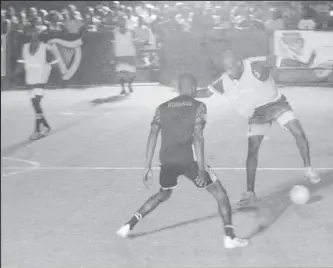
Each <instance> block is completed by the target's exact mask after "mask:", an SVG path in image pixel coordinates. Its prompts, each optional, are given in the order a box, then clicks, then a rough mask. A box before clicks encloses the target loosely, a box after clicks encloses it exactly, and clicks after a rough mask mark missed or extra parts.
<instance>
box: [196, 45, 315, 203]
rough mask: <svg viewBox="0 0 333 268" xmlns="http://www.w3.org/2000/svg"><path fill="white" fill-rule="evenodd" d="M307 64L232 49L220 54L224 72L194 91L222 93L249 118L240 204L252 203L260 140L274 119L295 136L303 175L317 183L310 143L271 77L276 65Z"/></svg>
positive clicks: (199, 92) (207, 94) (210, 93)
mask: <svg viewBox="0 0 333 268" xmlns="http://www.w3.org/2000/svg"><path fill="white" fill-rule="evenodd" d="M314 57H315V54H312V56H311V57H310V59H309V62H308V63H302V62H299V61H296V60H292V59H281V58H278V57H276V56H267V57H264V58H263V59H262V60H259V59H258V58H248V59H245V60H240V59H239V58H238V57H237V56H236V55H235V54H234V53H233V52H232V51H228V52H226V53H225V54H224V56H223V68H224V70H225V72H224V73H223V74H222V75H221V76H220V77H219V78H218V79H217V80H215V81H214V82H213V83H212V84H211V85H209V86H208V87H207V88H206V89H202V90H199V91H198V92H197V97H198V98H200V97H201V98H205V97H209V96H211V95H212V94H213V92H214V91H216V92H218V93H220V94H223V95H225V96H226V97H227V98H228V99H229V101H230V102H231V104H232V106H233V107H234V108H235V109H236V110H237V111H238V113H239V114H240V115H243V116H245V117H247V118H249V128H248V155H247V160H246V176H247V191H246V192H245V193H244V194H243V195H242V197H241V199H240V200H239V201H238V204H239V205H240V206H243V205H244V206H245V205H250V204H253V203H255V201H256V195H255V191H254V185H255V176H256V170H257V166H258V152H259V148H260V145H261V142H262V140H263V138H264V136H265V134H266V132H267V130H268V129H269V128H270V126H271V124H272V122H274V121H275V122H277V123H278V124H280V125H281V126H282V127H284V128H285V129H287V130H289V132H290V133H291V134H292V135H293V136H294V138H295V140H296V144H297V147H298V149H299V152H300V154H301V157H302V159H303V162H304V167H305V170H304V171H305V175H306V177H307V178H308V179H309V180H310V181H311V182H312V183H319V182H320V177H319V175H318V173H317V172H316V171H315V170H314V169H313V168H312V167H311V159H310V149H309V142H308V139H307V137H306V135H305V133H304V130H303V128H302V126H301V123H300V121H299V119H297V118H296V117H295V115H294V113H293V111H292V107H291V106H290V104H289V103H288V101H287V98H286V97H285V96H284V95H282V94H281V92H280V91H279V90H278V88H277V86H276V84H275V81H274V80H273V78H272V77H271V70H272V69H273V68H275V67H279V66H281V67H307V66H310V65H311V64H312V62H313V60H314Z"/></svg>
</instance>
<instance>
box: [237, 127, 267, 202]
mask: <svg viewBox="0 0 333 268" xmlns="http://www.w3.org/2000/svg"><path fill="white" fill-rule="evenodd" d="M269 128H270V124H269V123H266V124H249V130H248V134H247V135H248V149H247V157H246V191H245V192H244V193H243V194H242V196H241V198H240V199H239V200H238V201H237V203H238V205H240V206H246V205H251V204H254V203H255V201H256V195H255V189H254V188H255V179H256V173H257V167H258V156H259V150H260V146H261V144H262V140H263V138H264V137H265V134H266V133H267V131H268V129H269Z"/></svg>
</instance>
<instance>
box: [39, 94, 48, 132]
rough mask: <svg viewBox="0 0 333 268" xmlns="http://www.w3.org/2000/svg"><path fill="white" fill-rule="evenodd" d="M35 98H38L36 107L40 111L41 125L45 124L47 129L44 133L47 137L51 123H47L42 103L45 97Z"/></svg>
mask: <svg viewBox="0 0 333 268" xmlns="http://www.w3.org/2000/svg"><path fill="white" fill-rule="evenodd" d="M35 98H36V106H37V107H36V108H37V111H38V114H39V117H40V120H41V121H40V123H41V124H43V125H44V127H45V128H46V129H45V130H43V131H42V134H43V135H47V134H49V133H50V131H51V127H50V125H49V123H48V122H47V121H46V119H45V116H44V113H43V110H42V107H41V102H42V99H43V96H42V95H36V97H35Z"/></svg>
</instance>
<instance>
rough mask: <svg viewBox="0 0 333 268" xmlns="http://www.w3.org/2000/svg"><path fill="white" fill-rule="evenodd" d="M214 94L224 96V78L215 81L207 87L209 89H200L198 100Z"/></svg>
mask: <svg viewBox="0 0 333 268" xmlns="http://www.w3.org/2000/svg"><path fill="white" fill-rule="evenodd" d="M214 92H217V93H220V94H223V93H224V88H223V82H222V76H220V77H219V78H218V79H216V80H215V81H213V83H211V84H210V85H208V86H207V88H204V89H199V90H198V91H197V93H196V98H209V97H210V96H212V95H213V94H214Z"/></svg>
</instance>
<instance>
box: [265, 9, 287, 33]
mask: <svg viewBox="0 0 333 268" xmlns="http://www.w3.org/2000/svg"><path fill="white" fill-rule="evenodd" d="M270 13H271V19H269V20H267V21H266V22H265V28H266V30H268V31H274V30H284V29H285V25H284V19H283V18H282V14H281V12H280V11H279V10H277V9H276V8H272V9H271V10H270Z"/></svg>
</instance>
